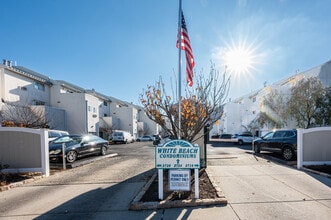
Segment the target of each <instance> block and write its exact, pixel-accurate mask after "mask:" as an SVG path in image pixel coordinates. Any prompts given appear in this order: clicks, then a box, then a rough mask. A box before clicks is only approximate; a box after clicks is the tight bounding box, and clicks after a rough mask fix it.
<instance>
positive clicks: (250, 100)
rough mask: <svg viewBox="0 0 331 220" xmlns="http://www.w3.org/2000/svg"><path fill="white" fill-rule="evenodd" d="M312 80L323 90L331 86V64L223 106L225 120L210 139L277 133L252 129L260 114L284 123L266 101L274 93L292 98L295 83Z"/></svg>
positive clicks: (266, 128)
mask: <svg viewBox="0 0 331 220" xmlns="http://www.w3.org/2000/svg"><path fill="white" fill-rule="evenodd" d="M312 76H315V77H318V78H319V79H320V80H321V82H322V84H323V85H324V86H331V61H328V62H326V63H324V64H322V65H319V66H317V67H314V68H312V69H309V70H306V71H303V72H300V73H297V74H295V75H293V76H291V77H288V78H286V79H283V80H280V81H278V82H275V83H273V84H271V85H265V86H264V87H263V88H260V89H258V90H256V91H254V92H251V93H249V94H246V95H244V96H241V97H239V98H237V99H235V100H233V101H229V102H228V103H226V104H225V105H224V113H223V116H222V118H221V119H220V120H219V121H218V122H217V123H216V124H214V125H213V128H212V130H211V131H210V135H215V134H222V133H228V134H240V133H242V132H245V131H250V132H252V133H253V135H256V136H261V135H263V134H264V133H265V132H267V131H270V130H272V129H274V127H273V126H271V125H270V126H268V125H265V126H264V127H258V126H253V129H252V125H254V122H255V121H256V120H257V118H258V117H259V114H260V113H261V112H263V113H266V114H267V115H268V116H269V117H271V118H272V119H273V120H275V121H278V122H279V123H281V118H280V117H279V116H278V115H277V113H276V112H274V111H273V110H272V109H270V108H269V107H268V106H267V105H264V104H263V99H264V97H265V96H266V95H267V94H269V93H270V92H271V91H272V90H274V89H276V90H277V91H279V92H281V93H282V94H285V95H286V94H290V89H291V87H292V86H293V85H294V84H295V83H296V82H298V81H299V80H301V79H302V78H305V77H312ZM284 128H289V129H292V128H296V123H295V122H294V121H286V127H284Z"/></svg>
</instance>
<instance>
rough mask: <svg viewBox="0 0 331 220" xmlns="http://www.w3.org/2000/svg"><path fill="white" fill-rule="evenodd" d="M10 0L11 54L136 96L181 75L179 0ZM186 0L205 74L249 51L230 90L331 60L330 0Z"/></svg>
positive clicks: (4, 22) (125, 96)
mask: <svg viewBox="0 0 331 220" xmlns="http://www.w3.org/2000/svg"><path fill="white" fill-rule="evenodd" d="M0 5H1V13H0V21H1V26H2V27H1V34H0V58H1V59H8V60H12V61H16V63H17V65H20V66H24V67H27V68H29V69H31V70H34V71H36V72H39V73H41V74H44V75H47V76H49V77H50V78H52V79H58V80H65V81H68V82H70V83H73V84H76V85H78V86H80V87H83V88H85V89H92V88H94V89H95V90H96V91H98V92H100V93H103V94H105V95H109V96H113V97H115V98H118V99H122V100H124V101H127V102H133V103H135V104H139V94H141V93H142V91H143V89H145V88H147V85H151V84H154V83H155V82H156V81H157V80H158V79H159V76H162V77H163V79H164V80H165V82H166V83H167V86H170V81H174V80H175V79H177V76H176V74H177V72H178V50H177V48H176V46H175V45H176V36H177V24H178V0H29V1H27V0H10V1H8V0H0ZM182 7H183V11H184V15H185V19H186V24H187V28H188V32H189V36H190V38H191V46H192V49H193V54H194V57H195V72H196V75H197V74H205V75H207V74H208V73H209V69H210V63H211V62H213V63H214V64H215V66H216V68H217V69H218V70H219V71H220V72H221V73H223V71H224V66H225V64H227V62H234V61H233V59H236V56H239V55H240V54H241V56H244V57H246V58H244V59H245V60H244V61H243V60H241V61H240V60H239V64H242V63H246V65H245V66H244V67H242V68H241V69H238V68H236V67H235V66H234V67H233V68H232V69H231V70H230V69H229V68H228V74H230V75H231V89H230V93H229V98H232V99H234V98H237V97H239V96H241V95H245V94H247V93H248V92H251V91H254V90H256V89H259V88H262V87H263V84H264V82H267V83H268V84H271V83H273V82H276V81H278V80H281V79H284V78H286V77H288V76H291V75H293V74H295V73H296V71H298V70H299V71H304V70H307V69H310V68H313V67H315V66H318V65H320V64H323V63H325V62H327V61H329V60H331V56H330V55H331V43H330V39H331V38H330V36H331V13H330V11H331V1H329V0H318V1H315V0H183V1H182ZM229 53H230V54H234V55H232V56H230V57H232V58H227V57H229ZM238 54H239V55H238ZM233 56H234V57H235V58H233ZM183 58H184V57H183ZM231 59H232V60H231ZM236 62H238V61H236ZM236 62H235V63H236ZM237 65H238V64H237ZM235 70H237V72H235ZM238 71H239V72H238ZM182 74H183V76H182V78H185V75H184V74H185V59H183V67H182ZM169 93H170V92H169Z"/></svg>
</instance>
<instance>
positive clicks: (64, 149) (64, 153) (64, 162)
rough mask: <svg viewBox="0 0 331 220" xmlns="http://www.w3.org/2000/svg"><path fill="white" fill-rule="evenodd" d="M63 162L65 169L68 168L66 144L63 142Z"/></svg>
mask: <svg viewBox="0 0 331 220" xmlns="http://www.w3.org/2000/svg"><path fill="white" fill-rule="evenodd" d="M62 163H63V169H64V170H65V169H67V166H66V144H65V143H62Z"/></svg>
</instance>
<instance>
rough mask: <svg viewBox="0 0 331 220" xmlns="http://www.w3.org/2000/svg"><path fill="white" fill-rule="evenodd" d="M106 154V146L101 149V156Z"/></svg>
mask: <svg viewBox="0 0 331 220" xmlns="http://www.w3.org/2000/svg"><path fill="white" fill-rule="evenodd" d="M106 153H107V148H106V147H105V146H102V147H101V152H100V155H102V156H105V155H106Z"/></svg>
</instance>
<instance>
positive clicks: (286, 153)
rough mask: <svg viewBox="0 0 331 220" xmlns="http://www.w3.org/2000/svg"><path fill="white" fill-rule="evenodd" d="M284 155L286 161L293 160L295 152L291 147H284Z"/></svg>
mask: <svg viewBox="0 0 331 220" xmlns="http://www.w3.org/2000/svg"><path fill="white" fill-rule="evenodd" d="M282 154H283V157H284V159H285V160H291V159H292V158H293V157H294V153H293V150H292V148H290V147H284V149H283V152H282Z"/></svg>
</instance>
